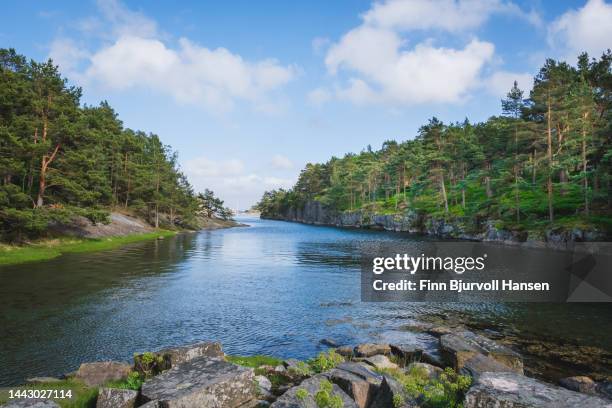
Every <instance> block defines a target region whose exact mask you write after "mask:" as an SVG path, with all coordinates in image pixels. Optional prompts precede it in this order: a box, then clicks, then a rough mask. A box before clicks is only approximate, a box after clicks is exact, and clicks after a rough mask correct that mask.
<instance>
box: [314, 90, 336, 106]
mask: <svg viewBox="0 0 612 408" xmlns="http://www.w3.org/2000/svg"><path fill="white" fill-rule="evenodd" d="M331 98H332V94H331V92H330V91H329V90H328V89H325V88H316V89H313V90H312V91H310V92H309V93H308V101H309V102H310V103H311V104H313V105H315V106H320V105H323V104H324V103H325V102H328V101H329V100H330V99H331Z"/></svg>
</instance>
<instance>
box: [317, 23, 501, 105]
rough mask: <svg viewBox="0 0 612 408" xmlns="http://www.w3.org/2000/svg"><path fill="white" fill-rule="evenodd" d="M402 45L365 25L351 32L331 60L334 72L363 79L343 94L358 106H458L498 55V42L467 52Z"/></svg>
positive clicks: (353, 81) (479, 44)
mask: <svg viewBox="0 0 612 408" xmlns="http://www.w3.org/2000/svg"><path fill="white" fill-rule="evenodd" d="M401 44H402V40H401V38H400V37H399V35H398V34H397V33H394V32H392V31H389V30H383V29H376V28H372V27H368V26H361V27H358V28H356V29H355V30H352V31H350V32H349V33H347V34H346V35H345V36H344V37H343V38H342V39H341V40H340V42H339V43H338V44H335V45H334V46H333V47H332V48H331V49H330V51H329V53H328V54H327V58H326V60H325V62H326V64H327V67H328V69H329V71H330V72H331V73H335V72H337V71H338V70H339V69H340V68H345V69H348V70H350V71H352V72H355V73H358V74H360V76H361V78H353V79H351V81H350V85H349V87H348V88H346V89H343V90H341V91H340V92H339V96H340V97H345V98H347V99H349V100H353V101H355V102H358V103H367V102H369V101H371V102H379V101H386V102H392V103H402V104H417V103H427V102H457V101H459V100H460V99H461V98H463V97H464V96H466V93H467V91H469V90H470V89H472V88H474V87H475V86H476V85H477V84H478V81H479V79H480V72H481V70H482V68H483V66H484V65H485V64H486V63H487V62H489V61H491V59H492V57H493V52H494V46H493V44H491V43H489V42H483V41H479V40H477V39H474V40H472V41H471V42H470V43H468V44H467V45H466V46H465V47H464V48H463V49H453V48H444V47H435V46H433V45H432V44H431V43H428V42H425V43H420V44H417V45H416V46H415V47H414V48H413V49H411V50H408V51H404V50H402V49H401ZM374 87H375V88H376V89H375V88H374Z"/></svg>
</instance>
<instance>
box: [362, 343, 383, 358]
mask: <svg viewBox="0 0 612 408" xmlns="http://www.w3.org/2000/svg"><path fill="white" fill-rule="evenodd" d="M353 353H354V354H355V356H357V357H372V356H375V355H377V354H383V355H385V354H387V355H388V354H389V353H391V347H389V345H388V344H373V343H364V344H359V345H357V346H355V349H354V350H353Z"/></svg>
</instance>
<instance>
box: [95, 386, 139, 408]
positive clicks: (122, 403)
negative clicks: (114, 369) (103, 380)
mask: <svg viewBox="0 0 612 408" xmlns="http://www.w3.org/2000/svg"><path fill="white" fill-rule="evenodd" d="M136 398H138V391H134V390H125V389H118V388H100V391H99V392H98V401H97V402H96V408H133V407H134V405H135V404H136Z"/></svg>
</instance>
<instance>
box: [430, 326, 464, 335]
mask: <svg viewBox="0 0 612 408" xmlns="http://www.w3.org/2000/svg"><path fill="white" fill-rule="evenodd" d="M454 331H456V330H453V329H451V328H450V327H446V326H433V327H429V328H428V329H426V330H425V332H426V333H428V334H431V335H432V336H436V337H440V336H443V335H445V334H451V333H453V332H454Z"/></svg>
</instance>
